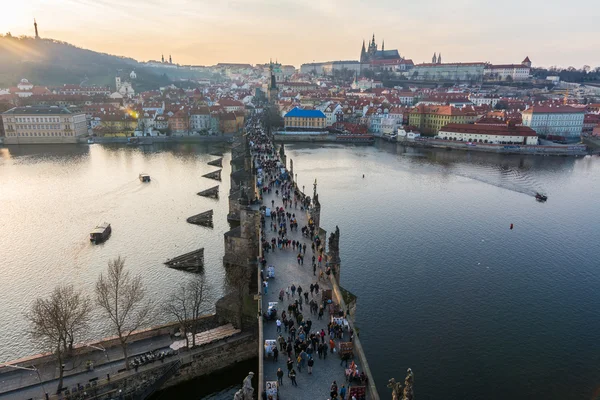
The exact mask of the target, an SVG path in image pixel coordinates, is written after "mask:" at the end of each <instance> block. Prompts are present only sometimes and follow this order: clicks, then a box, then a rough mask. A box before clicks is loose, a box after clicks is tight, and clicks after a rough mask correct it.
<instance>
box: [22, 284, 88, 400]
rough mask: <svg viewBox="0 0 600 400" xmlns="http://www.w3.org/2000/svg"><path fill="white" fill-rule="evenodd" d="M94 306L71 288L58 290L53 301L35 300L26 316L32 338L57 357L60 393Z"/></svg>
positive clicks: (52, 298) (60, 287)
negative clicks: (70, 358)
mask: <svg viewBox="0 0 600 400" xmlns="http://www.w3.org/2000/svg"><path fill="white" fill-rule="evenodd" d="M91 310H92V304H91V302H90V299H89V297H87V296H85V295H83V294H82V293H81V292H79V291H76V290H75V289H74V288H73V286H72V285H64V286H57V287H56V288H55V289H54V291H52V294H51V295H50V298H48V299H41V298H39V299H36V300H35V302H34V303H33V305H32V306H31V310H30V311H29V312H28V313H27V314H26V317H27V319H28V320H29V321H30V323H31V332H30V333H31V335H32V336H33V337H34V338H35V339H39V340H41V341H42V343H43V345H44V346H45V347H47V348H49V349H52V350H53V351H54V352H55V354H56V361H57V363H58V370H59V377H58V388H57V389H56V391H57V393H58V392H60V390H61V389H62V386H63V374H64V370H63V362H64V360H65V359H66V358H67V357H68V356H69V355H70V352H71V350H72V349H73V342H74V341H75V336H76V335H77V334H79V333H81V332H83V331H84V330H85V329H86V328H87V326H88V322H89V318H90V312H91Z"/></svg>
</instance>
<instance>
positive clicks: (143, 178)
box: [139, 173, 150, 182]
mask: <svg viewBox="0 0 600 400" xmlns="http://www.w3.org/2000/svg"><path fill="white" fill-rule="evenodd" d="M139 178H140V182H150V175H148V174H143V173H142V174H140V176H139Z"/></svg>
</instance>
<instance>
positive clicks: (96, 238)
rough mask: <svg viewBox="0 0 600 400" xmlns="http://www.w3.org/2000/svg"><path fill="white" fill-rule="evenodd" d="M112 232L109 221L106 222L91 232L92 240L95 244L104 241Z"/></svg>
mask: <svg viewBox="0 0 600 400" xmlns="http://www.w3.org/2000/svg"><path fill="white" fill-rule="evenodd" d="M111 232H112V228H111V227H110V224H109V223H108V222H104V223H102V224H100V225H98V226H96V228H95V229H94V230H93V231H91V232H90V242H92V243H94V244H98V243H102V242H104V241H105V240H107V239H108V238H109V236H110V234H111Z"/></svg>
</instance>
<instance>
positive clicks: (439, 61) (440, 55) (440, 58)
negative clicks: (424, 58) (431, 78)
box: [437, 53, 442, 64]
mask: <svg viewBox="0 0 600 400" xmlns="http://www.w3.org/2000/svg"><path fill="white" fill-rule="evenodd" d="M437 63H438V64H441V63H442V53H439V54H438V61H437Z"/></svg>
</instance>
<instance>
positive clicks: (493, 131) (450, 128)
mask: <svg viewBox="0 0 600 400" xmlns="http://www.w3.org/2000/svg"><path fill="white" fill-rule="evenodd" d="M436 139H442V140H452V141H457V142H465V143H469V142H470V143H485V144H524V145H537V144H538V137H537V134H536V133H535V131H534V130H533V129H531V128H529V127H525V126H515V125H484V124H448V125H446V126H443V127H442V128H441V129H440V131H439V132H438V134H437V136H436Z"/></svg>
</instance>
